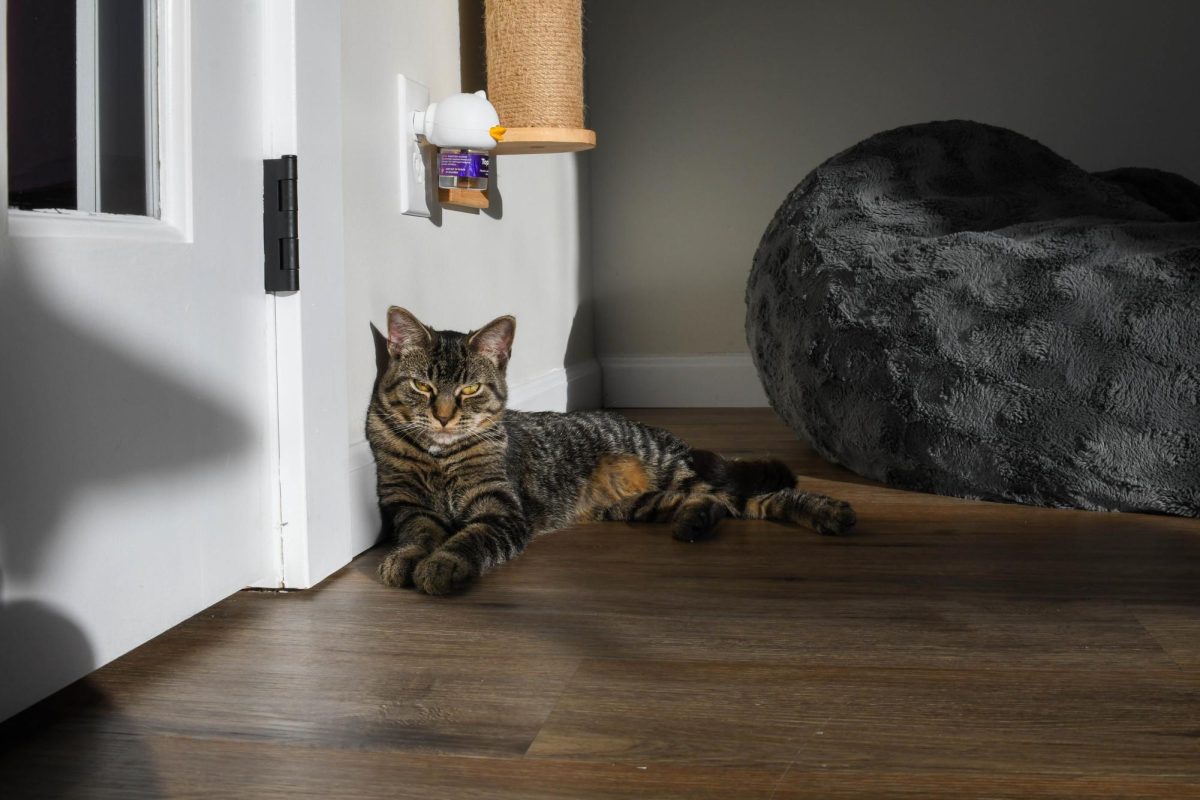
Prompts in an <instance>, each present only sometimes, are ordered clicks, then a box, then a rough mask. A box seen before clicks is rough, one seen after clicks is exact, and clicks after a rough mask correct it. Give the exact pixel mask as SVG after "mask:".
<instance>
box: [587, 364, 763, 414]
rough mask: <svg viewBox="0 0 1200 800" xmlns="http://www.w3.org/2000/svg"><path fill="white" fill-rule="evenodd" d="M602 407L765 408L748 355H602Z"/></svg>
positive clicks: (760, 389) (757, 380)
mask: <svg viewBox="0 0 1200 800" xmlns="http://www.w3.org/2000/svg"><path fill="white" fill-rule="evenodd" d="M600 365H601V367H602V368H603V373H604V406H605V408H635V407H639V406H640V407H647V408H672V407H693V408H694V407H725V408H755V407H761V406H766V405H769V403H768V402H767V395H766V393H765V392H764V391H763V388H762V383H761V382H759V379H758V372H757V370H755V369H754V362H753V361H752V360H751V359H750V354H749V353H732V354H729V355H707V356H601V357H600Z"/></svg>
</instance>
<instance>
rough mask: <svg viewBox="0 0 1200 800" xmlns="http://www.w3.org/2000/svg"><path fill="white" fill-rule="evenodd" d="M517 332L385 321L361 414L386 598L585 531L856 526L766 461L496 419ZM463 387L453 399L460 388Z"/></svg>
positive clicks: (607, 427)
mask: <svg viewBox="0 0 1200 800" xmlns="http://www.w3.org/2000/svg"><path fill="white" fill-rule="evenodd" d="M515 328H516V321H515V320H514V319H513V318H512V317H500V318H499V319H497V320H494V321H492V322H491V323H489V324H488V325H485V326H484V327H483V328H480V329H479V330H478V331H473V332H471V333H465V334H464V333H457V332H455V331H435V330H433V329H431V328H429V327H428V326H426V325H424V324H422V323H421V322H420V321H418V320H417V318H416V317H414V316H413V315H412V314H410V313H409V312H407V311H405V310H404V309H401V308H397V307H395V306H393V307H392V308H390V309H389V310H388V336H387V343H386V350H387V357H386V358H383V359H381V360H380V370H379V375H378V377H377V379H376V382H375V387H374V390H373V392H372V396H371V403H370V407H369V409H368V411H367V425H366V427H367V439H368V441H369V442H370V444H371V451H372V453H374V456H375V463H376V467H377V470H376V471H377V476H378V477H377V489H378V494H379V506H380V510H381V512H382V515H383V520H384V525H385V534H387V535H389V536H391V537H393V538H394V539H395V543H396V544H395V548H394V549H393V550H392V551H391V553H390V554H389V555H388V556H387V557H386V558H385V559H384V561H383V563H382V564H381V565H380V576H381V577H382V579H383V580H384V582H385V583H387V584H389V585H393V586H415V587H416V588H417V589H419V590H420V591H423V592H426V593H428V594H446V593H448V592H452V591H455V590H457V589H459V588H461V587H462V586H464V585H465V584H467V583H468V582H470V581H471V580H472V579H474V578H476V577H478V576H479V575H482V574H483V573H484V572H486V571H487V570H488V569H490V568H492V567H494V566H497V565H498V564H502V563H504V562H505V561H507V560H509V559H511V558H514V557H515V556H517V555H518V554H519V553H521V551H522V550H524V549H525V546H526V545H527V544H528V543H529V540H530V539H531V538H532V537H533V536H535V535H537V534H539V533H544V532H547V531H552V530H556V529H559V528H563V527H566V526H568V525H571V524H573V523H575V522H579V521H584V520H624V521H629V522H642V521H645V522H671V523H672V524H673V526H674V535H675V537H676V538H677V539H681V540H685V541H695V540H697V539H700V538H703V537H705V536H708V535H711V534H712V532H713V529H714V528H715V526H716V525H717V523H718V522H720V520H722V519H725V518H727V517H736V518H743V519H771V520H779V521H784V522H794V523H799V524H802V525H806V526H808V527H811V528H813V529H815V530H817V531H819V532H821V533H829V534H834V533H842V532H844V531H845V530H847V529H849V528H850V526H852V525H853V524H854V511H853V510H852V509H851V508H850V506H849V505H848V504H847V503H844V502H842V501H839V500H833V499H831V498H828V497H824V496H821V495H815V494H809V493H807V492H804V491H801V490H800V489H799V488H798V487H797V485H796V478H795V476H794V475H793V474H792V472H791V470H790V469H788V468H787V466H786V465H784V464H782V463H780V462H778V461H731V460H726V459H724V458H722V457H720V456H718V455H716V454H714V453H710V452H708V451H703V450H693V449H692V448H690V447H689V446H688V445H687V444H686V443H684V442H683V441H681V440H680V439H678V438H677V437H675V436H674V435H673V434H671V433H668V432H667V431H664V430H660V429H658V428H653V427H650V426H648V425H642V424H640V423H637V422H633V421H631V420H629V419H626V418H625V417H623V416H621V415H619V414H614V413H609V412H603V411H582V412H574V413H570V414H559V413H554V412H538V413H526V412H520V411H510V410H506V408H505V402H506V400H507V392H508V387H507V384H506V383H505V367H506V366H507V364H508V359H509V355H510V353H511V350H512V341H513V335H514V333H515ZM464 387H465V388H464Z"/></svg>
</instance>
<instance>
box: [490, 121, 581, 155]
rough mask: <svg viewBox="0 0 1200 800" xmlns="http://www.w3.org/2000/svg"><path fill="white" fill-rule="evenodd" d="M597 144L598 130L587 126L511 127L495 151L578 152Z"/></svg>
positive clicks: (520, 153) (531, 152) (516, 152)
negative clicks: (592, 129)
mask: <svg viewBox="0 0 1200 800" xmlns="http://www.w3.org/2000/svg"><path fill="white" fill-rule="evenodd" d="M595 146H596V132H595V131H589V130H588V129H587V128H509V129H508V130H506V131H505V132H504V141H502V142H500V143H499V144H498V145H496V149H495V150H494V151H493V152H495V153H496V155H498V156H515V155H523V154H536V153H577V152H579V151H580V150H591V149H592V148H593V147H595Z"/></svg>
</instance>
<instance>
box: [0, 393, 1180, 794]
mask: <svg viewBox="0 0 1200 800" xmlns="http://www.w3.org/2000/svg"><path fill="white" fill-rule="evenodd" d="M634 416H637V417H639V418H642V419H645V420H648V421H651V422H654V423H657V424H661V425H663V426H665V427H668V428H671V429H673V430H675V431H677V432H678V433H680V434H683V435H684V436H686V437H687V438H688V439H689V440H691V441H692V442H693V443H694V444H696V445H697V446H702V447H710V448H713V449H716V450H719V451H722V452H724V453H726V454H730V455H741V456H752V455H767V454H771V455H775V456H777V457H780V458H783V459H785V460H786V461H788V462H789V463H791V464H792V465H793V466H794V467H795V468H797V469H798V471H799V472H801V474H803V475H806V476H809V479H808V480H807V481H806V483H807V485H808V486H809V487H810V488H811V489H813V490H816V491H820V492H825V493H828V494H833V495H837V496H839V497H844V498H846V499H849V500H851V501H852V502H853V503H854V504H855V506H856V507H857V509H858V512H859V519H860V523H859V527H858V529H857V531H856V532H855V533H854V534H853V535H851V536H850V537H847V538H842V539H829V538H821V537H818V536H816V535H815V534H810V533H807V532H803V531H798V530H794V529H789V528H785V527H780V526H775V525H772V524H767V523H747V522H727V523H723V527H722V529H721V534H720V537H719V538H718V539H717V540H716V541H711V542H707V543H703V544H693V545H686V544H682V543H679V542H676V541H673V540H672V539H671V538H670V535H669V533H668V531H667V529H666V528H665V527H659V526H642V527H630V526H624V525H618V524H603V525H589V526H586V527H581V528H578V529H573V530H571V531H568V532H563V533H559V534H556V535H552V536H548V537H544V538H542V539H540V540H538V541H536V542H535V543H534V544H533V545H532V546H531V547H530V548H529V550H528V552H527V553H526V554H525V555H524V556H523V557H522V558H520V559H519V560H517V561H516V562H514V563H512V564H510V565H508V566H505V567H503V568H501V569H499V570H498V571H496V572H495V573H493V574H491V575H489V576H488V577H486V578H485V579H484V580H483V581H482V582H481V583H480V584H479V585H478V586H477V587H476V588H474V589H473V590H471V591H469V592H468V593H467V594H465V595H462V596H459V597H453V598H448V599H433V598H429V597H423V596H420V595H417V594H414V593H413V592H410V591H401V590H394V589H388V588H385V587H383V586H381V585H380V584H379V583H378V582H377V581H376V580H375V578H374V571H375V566H376V564H377V562H378V559H379V554H378V553H369V554H367V555H365V556H363V557H361V558H359V559H358V560H357V561H355V562H354V563H353V564H352V565H351V566H349V567H348V568H346V569H344V570H342V571H341V572H339V573H338V574H337V575H335V576H333V577H332V578H330V579H329V580H328V581H326V582H325V583H324V584H322V585H321V586H320V587H318V588H317V589H315V590H313V591H309V592H299V593H289V594H271V593H261V592H242V593H240V594H238V595H236V596H234V597H231V598H229V599H228V600H226V601H224V602H222V603H219V604H218V605H216V606H214V607H213V608H211V609H208V610H207V611H205V612H203V613H201V614H199V615H197V616H196V617H194V618H193V619H191V620H188V621H187V622H185V623H184V624H182V625H180V626H178V627H176V628H175V629H173V630H171V631H169V632H168V633H166V634H164V635H163V636H161V637H159V638H158V639H156V640H154V641H152V642H150V643H149V644H147V645H145V646H144V647H141V648H139V649H137V650H136V651H134V652H132V653H130V654H129V655H127V656H126V657H124V658H122V659H120V660H118V661H116V662H115V663H113V664H110V665H109V666H107V667H105V668H104V669H101V670H99V671H98V672H96V673H95V674H94V675H92V676H91V677H89V678H88V679H86V680H84V681H81V682H80V683H79V684H77V685H75V686H74V687H72V688H70V689H68V690H66V691H65V692H63V693H60V695H58V696H56V697H55V698H52V699H51V701H48V702H47V703H44V704H42V705H41V706H40V707H37V708H35V709H34V710H33V712H31V713H27V714H25V715H23V716H22V717H18V718H17V719H16V720H15V721H13V722H10V723H9V724H8V725H7V726H5V727H4V729H3V731H2V732H3V733H4V734H6V735H7V738H8V740H9V743H8V744H7V745H6V746H5V749H4V751H3V752H2V753H0V797H3V798H6V800H15V798H25V797H87V798H93V797H119V798H133V797H259V798H284V797H295V796H312V797H372V798H373V797H381V798H382V797H388V798H395V797H420V798H489V799H495V798H521V799H522V800H527V799H531V798H551V797H553V798H613V797H631V796H638V797H653V798H675V797H678V798H771V797H774V798H810V797H811V798H850V797H862V798H884V797H910V798H951V797H992V798H1032V797H1057V798H1080V797H1106V798H1107V797H1127V798H1159V797H1200V522H1197V521H1195V520H1182V519H1173V518H1167V517H1150V516H1140V515H1118V514H1094V513H1087V512H1074V511H1054V510H1045V509H1033V508H1022V507H1016V506H1004V505H994V504H987V503H977V502H967V501H961V500H953V499H948V498H939V497H931V496H926V495H919V494H913V493H907V492H899V491H894V490H889V489H884V488H880V487H878V486H876V485H873V484H871V483H870V482H868V481H864V480H862V479H859V478H856V477H855V476H852V475H850V474H848V473H846V472H845V471H843V470H841V469H839V468H836V467H833V466H830V465H828V464H826V463H824V462H822V461H820V460H819V459H817V458H816V457H814V456H813V455H811V454H810V453H809V452H808V450H807V449H806V448H805V447H804V446H802V445H800V444H798V443H797V442H795V441H794V439H793V438H792V437H791V436H790V435H789V434H788V432H787V431H786V430H785V429H784V427H783V426H782V425H781V424H779V423H778V422H777V421H776V420H775V418H774V417H773V416H772V415H770V414H769V412H766V411H757V410H752V411H751V410H722V411H707V410H688V411H642V412H636V413H634Z"/></svg>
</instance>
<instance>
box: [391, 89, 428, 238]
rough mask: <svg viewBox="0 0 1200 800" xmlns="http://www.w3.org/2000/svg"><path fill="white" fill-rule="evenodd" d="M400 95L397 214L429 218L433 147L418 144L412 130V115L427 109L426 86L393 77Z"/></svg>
mask: <svg viewBox="0 0 1200 800" xmlns="http://www.w3.org/2000/svg"><path fill="white" fill-rule="evenodd" d="M396 79H397V80H396V83H397V84H398V86H399V92H400V97H399V100H400V103H399V108H400V142H399V145H400V212H401V213H402V214H410V215H412V216H414V217H428V216H429V208H430V202H431V199H432V197H433V191H434V182H435V181H434V180H433V170H432V166H431V165H432V150H433V148H431V147H428V146H425V145H422V144H420V143H419V142H418V141H417V137H416V132H415V131H414V130H413V112H416V111H424V110H425V109H426V108H428V107H429V87H428V86H424V85H423V84H420V83H417V82H416V81H412V80H409V79H408V78H405V77H404V76H403V75H397V76H396Z"/></svg>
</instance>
